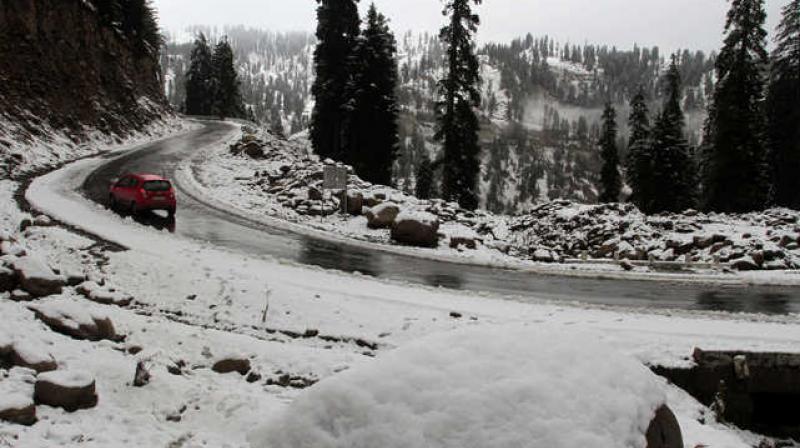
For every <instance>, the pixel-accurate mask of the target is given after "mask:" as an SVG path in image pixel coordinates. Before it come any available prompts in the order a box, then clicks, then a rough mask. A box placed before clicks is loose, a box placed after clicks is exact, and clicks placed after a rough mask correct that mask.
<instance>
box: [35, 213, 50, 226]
mask: <svg viewBox="0 0 800 448" xmlns="http://www.w3.org/2000/svg"><path fill="white" fill-rule="evenodd" d="M33 225H34V226H38V227H50V226H52V225H53V220H52V219H50V217H49V216H47V215H39V216H37V217H35V218H33Z"/></svg>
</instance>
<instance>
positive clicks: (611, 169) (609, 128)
mask: <svg viewBox="0 0 800 448" xmlns="http://www.w3.org/2000/svg"><path fill="white" fill-rule="evenodd" d="M602 121H603V130H602V134H601V136H600V142H599V144H600V152H601V156H602V158H603V168H602V170H601V172H600V202H618V201H619V196H620V193H621V192H622V179H621V177H620V174H619V150H618V149H617V110H616V109H614V106H613V104H611V102H610V101H609V102H608V103H606V107H605V109H604V110H603V118H602Z"/></svg>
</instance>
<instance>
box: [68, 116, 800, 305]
mask: <svg viewBox="0 0 800 448" xmlns="http://www.w3.org/2000/svg"><path fill="white" fill-rule="evenodd" d="M204 124H205V126H204V127H203V128H202V129H198V130H196V131H192V132H190V133H188V134H185V135H182V136H179V137H174V138H170V139H167V140H163V141H159V142H156V143H153V144H151V145H148V146H146V147H143V148H141V149H139V150H137V151H135V152H132V153H128V154H125V155H123V156H118V157H114V158H111V159H109V161H108V162H107V163H105V164H104V165H102V166H101V167H100V168H98V169H97V170H95V171H94V172H93V173H92V174H91V175H90V176H89V177H88V178H87V179H86V181H85V183H84V190H85V193H86V195H87V196H88V197H90V198H91V199H92V200H94V201H96V202H98V203H101V204H105V203H106V202H107V195H108V185H109V183H110V182H111V180H112V179H114V178H117V177H119V176H120V175H121V174H124V173H126V172H152V173H156V174H162V175H164V176H166V177H168V178H171V179H176V178H177V176H176V170H177V169H178V167H179V165H180V162H181V161H183V160H184V159H186V158H187V157H191V156H192V155H193V154H194V153H195V152H196V151H197V150H198V149H199V148H203V147H205V146H207V145H212V144H222V141H223V139H224V138H225V137H226V136H229V135H230V134H231V131H232V130H233V127H232V125H230V124H225V123H210V122H209V123H204ZM176 187H177V189H178V194H179V196H178V201H179V206H178V215H177V219H176V221H175V222H174V223H170V222H167V220H165V219H160V218H158V217H155V216H154V217H153V218H148V219H147V220H146V222H145V221H143V222H142V224H143V225H151V226H154V227H157V228H164V227H168V228H170V230H174V232H175V233H177V234H179V235H182V236H186V237H190V238H193V239H196V240H199V241H208V242H213V243H214V244H216V245H219V246H223V247H226V248H229V249H233V250H236V251H240V252H243V253H246V254H249V255H269V256H273V257H276V258H279V259H285V260H289V261H293V262H299V263H303V264H308V265H316V266H320V267H323V268H326V269H336V270H341V271H345V272H356V271H357V272H361V273H363V274H367V275H371V276H375V277H378V278H388V279H393V280H402V281H410V282H414V283H419V284H425V285H431V286H442V287H446V288H451V289H463V290H470V291H485V292H491V293H500V294H504V295H513V296H517V297H520V298H521V299H523V300H524V299H525V298H530V299H534V298H536V299H548V300H559V301H575V302H582V303H587V304H596V305H610V306H625V307H640V308H669V309H684V310H706V311H727V312H748V313H764V314H789V313H800V288H791V287H756V286H742V285H732V286H722V285H703V284H695V283H691V284H690V283H664V282H652V281H637V280H601V279H592V278H575V277H559V276H552V275H536V274H532V273H529V272H521V271H513V270H505V269H494V268H489V267H482V266H471V265H464V264H456V263H449V262H444V261H434V260H428V259H421V258H416V257H412V256H408V255H401V254H395V253H388V252H383V251H372V250H369V249H367V248H363V247H359V246H357V245H347V244H341V243H339V244H337V243H331V242H329V241H326V240H323V239H317V238H313V237H311V236H308V235H301V234H297V233H293V232H290V231H286V230H281V229H276V228H273V227H269V226H266V225H264V224H262V223H256V222H252V221H249V220H246V219H243V218H240V217H237V216H234V215H233V214H231V213H227V212H226V211H224V210H218V209H216V208H214V207H211V206H210V205H207V204H206V203H205V202H204V201H202V199H201V198H197V197H195V196H193V194H194V193H192V192H190V191H188V190H187V189H186V188H185V187H183V186H182V185H180V184H177V185H176ZM173 226H174V228H172V227H173Z"/></svg>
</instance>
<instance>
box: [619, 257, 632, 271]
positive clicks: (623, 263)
mask: <svg viewBox="0 0 800 448" xmlns="http://www.w3.org/2000/svg"><path fill="white" fill-rule="evenodd" d="M619 265H620V267H621V268H622V269H624V270H626V271H628V272H630V271H632V270H633V269H634V266H633V263H631V262H630V261H628V260H622V261H620V262H619Z"/></svg>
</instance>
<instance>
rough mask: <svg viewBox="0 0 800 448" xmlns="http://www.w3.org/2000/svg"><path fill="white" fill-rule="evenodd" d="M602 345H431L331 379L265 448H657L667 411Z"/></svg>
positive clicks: (661, 396) (481, 339)
mask: <svg viewBox="0 0 800 448" xmlns="http://www.w3.org/2000/svg"><path fill="white" fill-rule="evenodd" d="M665 400H666V395H665V392H664V391H663V386H662V384H661V382H660V381H659V380H658V379H657V378H656V377H655V376H654V375H653V374H652V373H650V372H649V371H648V370H647V369H646V368H645V367H644V366H643V365H642V364H640V363H638V362H636V361H634V360H633V359H630V358H627V357H624V356H622V355H619V354H617V353H616V352H614V351H610V350H609V349H607V348H606V347H604V346H602V345H601V344H600V343H598V342H597V340H596V338H595V337H592V336H590V335H578V334H566V333H551V332H550V331H545V330H542V329H532V328H524V327H507V326H506V327H487V328H472V329H466V330H458V331H454V332H451V333H446V334H440V335H435V336H430V337H427V338H424V339H421V340H418V341H415V342H412V343H410V344H408V345H406V346H403V347H400V348H399V349H397V350H395V351H394V352H391V353H389V354H386V355H384V356H382V357H380V358H379V359H378V360H377V361H376V362H375V363H372V364H369V365H364V366H361V367H360V368H358V369H353V370H351V371H347V372H344V373H342V374H340V375H338V376H335V377H332V378H329V379H326V380H323V381H322V382H321V383H319V384H318V385H317V386H315V387H314V388H312V389H310V390H309V391H308V392H307V393H305V394H304V395H302V396H301V397H299V398H298V399H297V400H296V401H295V402H294V403H292V404H291V405H290V406H289V407H288V409H286V411H285V412H284V413H283V414H281V415H280V416H279V417H278V418H276V419H274V420H272V421H270V422H269V423H268V424H267V425H266V426H264V427H263V428H261V429H260V430H257V431H256V432H255V433H253V434H252V435H251V442H252V445H253V446H254V447H271V448H282V447H292V448H302V447H315V448H326V447H341V448H345V447H356V446H358V447H372V446H380V447H384V448H392V447H418V446H425V447H430V448H445V447H452V448H468V447H476V448H477V447H487V446H491V447H518V446H541V447H552V448H558V447H563V448H574V447H580V446H587V447H588V446H592V447H609V448H610V447H621V446H624V447H640V448H644V447H645V443H646V442H645V432H646V430H647V428H648V426H649V423H650V421H651V420H652V418H653V416H654V415H655V412H656V410H657V409H658V408H659V407H660V406H661V405H662V404H663V403H665Z"/></svg>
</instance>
